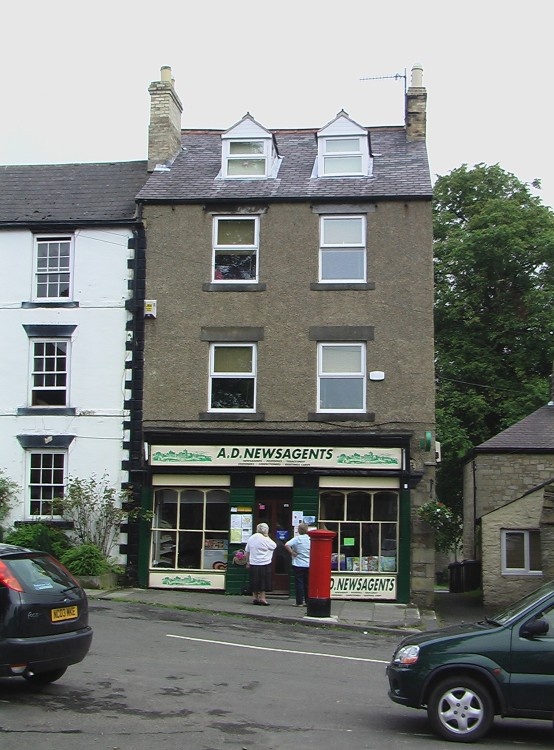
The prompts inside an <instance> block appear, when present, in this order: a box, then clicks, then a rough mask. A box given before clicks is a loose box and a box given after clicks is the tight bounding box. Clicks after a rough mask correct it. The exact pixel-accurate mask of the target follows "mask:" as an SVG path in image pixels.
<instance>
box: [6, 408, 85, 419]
mask: <svg viewBox="0 0 554 750" xmlns="http://www.w3.org/2000/svg"><path fill="white" fill-rule="evenodd" d="M76 413H77V411H76V409H75V407H74V406H20V407H18V409H17V416H18V417H31V416H38V417H46V416H50V415H51V416H55V417H74V416H75V415H76Z"/></svg>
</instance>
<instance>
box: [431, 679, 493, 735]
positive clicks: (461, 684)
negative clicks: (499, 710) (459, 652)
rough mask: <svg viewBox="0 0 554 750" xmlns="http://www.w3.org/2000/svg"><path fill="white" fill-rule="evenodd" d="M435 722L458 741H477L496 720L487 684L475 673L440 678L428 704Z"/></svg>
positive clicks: (437, 728) (438, 728) (440, 732)
mask: <svg viewBox="0 0 554 750" xmlns="http://www.w3.org/2000/svg"><path fill="white" fill-rule="evenodd" d="M427 716H428V717H429V722H430V723H431V726H432V727H433V729H434V730H435V732H437V734H440V735H441V736H442V737H445V738H446V739H447V740H454V741H455V742H474V741H475V740H478V739H480V738H481V737H483V736H484V735H485V734H486V733H487V732H488V731H489V729H490V728H491V725H492V722H493V720H494V706H493V702H492V698H491V695H490V693H489V691H488V690H487V688H486V687H485V686H484V685H482V684H481V683H480V682H478V681H477V680H475V679H473V678H471V677H464V676H460V677H450V678H448V679H446V680H443V681H442V682H440V683H439V684H438V685H437V686H436V687H435V688H434V690H433V692H432V693H431V696H430V698H429V702H428V704H427Z"/></svg>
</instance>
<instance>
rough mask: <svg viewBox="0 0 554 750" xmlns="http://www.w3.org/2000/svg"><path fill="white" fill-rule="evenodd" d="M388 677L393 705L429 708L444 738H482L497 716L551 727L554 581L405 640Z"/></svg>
mask: <svg viewBox="0 0 554 750" xmlns="http://www.w3.org/2000/svg"><path fill="white" fill-rule="evenodd" d="M387 675H388V678H389V697H390V698H391V700H393V701H394V702H395V703H400V704H401V705H403V706H410V707H411V708H425V709H427V715H428V717H429V722H430V724H431V726H432V727H433V729H434V730H435V731H436V732H437V734H439V735H441V736H442V737H445V738H446V739H447V740H454V741H457V742H473V741H475V740H478V739H479V738H480V737H483V736H484V735H485V734H486V733H487V732H488V730H489V729H490V727H491V725H492V723H493V720H494V717H495V715H499V716H507V717H511V718H527V719H546V720H547V721H552V717H553V712H554V581H553V582H551V583H547V584H545V585H544V586H542V587H541V588H540V589H537V590H536V591H535V592H533V593H532V594H529V595H527V596H526V597H524V598H523V599H521V600H520V601H518V602H516V603H515V604H514V605H512V606H511V607H508V608H507V609H505V610H503V611H502V612H499V613H498V614H496V615H494V617H487V618H486V619H485V620H483V621H482V622H476V623H473V624H467V625H452V626H450V627H447V628H442V629H440V630H434V631H430V632H427V633H421V634H418V635H410V636H407V637H406V638H404V640H403V641H402V642H401V643H400V644H399V645H398V647H397V649H396V651H395V652H394V654H393V657H392V660H391V662H390V664H389V665H388V667H387Z"/></svg>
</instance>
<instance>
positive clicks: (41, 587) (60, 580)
mask: <svg viewBox="0 0 554 750" xmlns="http://www.w3.org/2000/svg"><path fill="white" fill-rule="evenodd" d="M2 562H3V563H4V564H5V565H6V567H7V568H8V570H9V571H10V573H11V574H12V575H13V576H14V577H15V578H16V579H17V580H18V581H19V583H20V584H21V587H22V588H23V590H24V591H25V592H27V593H30V592H34V591H59V590H60V589H66V588H72V587H73V586H75V581H74V580H73V579H72V578H70V576H69V575H68V573H67V572H66V571H65V570H64V569H63V568H62V567H60V566H59V565H58V564H57V563H56V561H55V560H54V559H53V558H51V557H48V556H43V555H26V556H25V557H4V558H3V559H2Z"/></svg>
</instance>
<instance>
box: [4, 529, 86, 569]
mask: <svg viewBox="0 0 554 750" xmlns="http://www.w3.org/2000/svg"><path fill="white" fill-rule="evenodd" d="M4 541H5V542H6V544H18V545H20V546H21V547H29V548H30V549H38V550H41V551H42V552H48V554H50V555H53V556H54V557H55V558H57V559H58V560H59V559H61V557H62V556H63V554H64V553H65V552H66V551H67V550H68V549H71V547H72V546H73V544H72V542H71V540H70V539H69V537H68V536H67V535H66V534H64V532H63V531H62V530H61V529H57V528H56V527H55V526H49V525H48V524H46V523H40V522H38V521H33V522H31V523H26V524H23V525H22V526H18V527H17V528H16V529H14V530H13V531H10V532H8V533H7V534H6V535H5V537H4Z"/></svg>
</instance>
